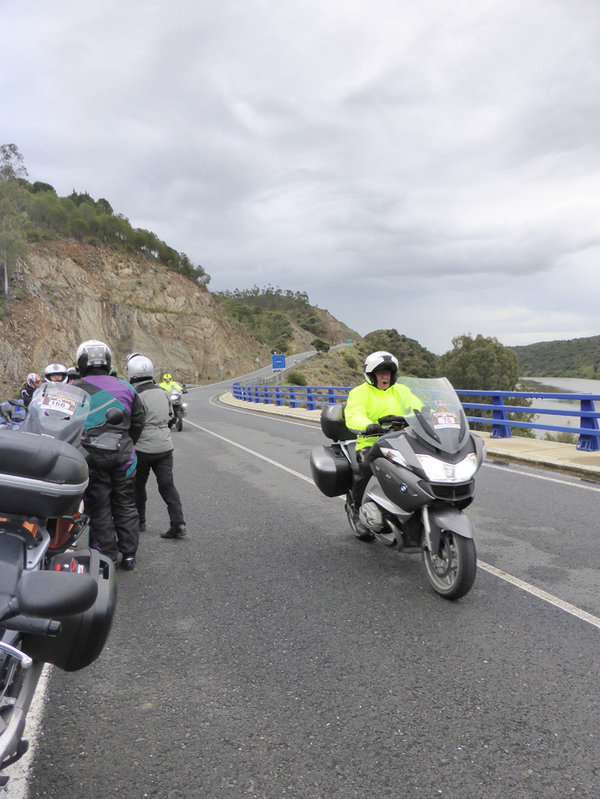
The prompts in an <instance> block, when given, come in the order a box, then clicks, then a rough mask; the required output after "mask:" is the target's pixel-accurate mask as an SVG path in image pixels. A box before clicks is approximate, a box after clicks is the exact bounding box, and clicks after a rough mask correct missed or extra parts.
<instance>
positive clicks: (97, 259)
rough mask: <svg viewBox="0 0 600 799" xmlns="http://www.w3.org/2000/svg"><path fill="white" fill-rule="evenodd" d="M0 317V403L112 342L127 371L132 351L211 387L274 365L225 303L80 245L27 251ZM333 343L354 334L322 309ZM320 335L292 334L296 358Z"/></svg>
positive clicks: (147, 265)
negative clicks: (84, 350) (82, 349)
mask: <svg viewBox="0 0 600 799" xmlns="http://www.w3.org/2000/svg"><path fill="white" fill-rule="evenodd" d="M4 307H5V314H4V316H3V317H2V318H1V319H0V337H1V340H2V344H3V346H2V348H1V349H0V367H1V371H0V384H1V391H2V398H5V397H6V396H9V395H10V394H11V393H13V392H14V390H15V389H16V388H17V387H19V386H20V385H22V383H23V380H24V378H25V376H26V375H27V373H28V372H31V371H35V372H42V371H43V369H44V366H45V365H46V364H47V363H50V362H52V361H59V362H61V363H64V364H66V365H67V366H70V365H72V364H73V363H74V359H75V353H76V350H77V345H78V344H79V343H80V342H81V341H83V340H85V339H89V338H98V339H101V340H103V341H106V343H107V344H109V346H110V347H111V349H112V351H113V357H114V360H115V365H116V366H117V369H118V370H119V373H120V374H123V372H124V358H125V356H126V355H127V353H129V352H132V351H141V352H144V353H146V354H148V355H149V356H150V357H151V358H152V360H153V361H154V363H155V366H156V367H157V369H158V370H159V371H160V372H161V373H162V371H169V372H171V373H173V374H174V375H175V376H176V377H177V379H179V380H180V381H184V382H189V383H194V382H203V383H207V382H210V381H211V380H213V381H214V380H219V379H220V378H221V376H222V377H223V378H227V377H233V376H237V375H241V374H244V373H245V372H249V371H252V370H253V369H255V368H256V364H257V360H256V359H258V363H259V364H260V365H262V366H264V365H267V364H268V363H270V357H271V356H270V350H269V349H268V348H267V347H266V346H265V345H261V344H259V343H257V342H256V341H255V340H254V339H252V337H251V336H249V335H248V331H247V330H246V328H245V327H244V326H243V325H242V324H240V323H239V322H235V321H233V320H231V319H230V318H229V317H228V316H227V315H226V313H225V311H224V309H223V306H222V304H221V303H220V302H219V300H217V298H216V297H215V296H214V295H213V294H211V292H210V291H208V289H207V288H206V287H204V286H198V285H196V284H195V283H194V282H193V281H191V280H190V279H188V278H186V277H184V276H183V275H180V274H177V273H176V272H173V271H171V270H169V269H167V268H166V267H163V266H161V265H160V264H158V263H156V262H155V261H153V260H151V259H148V258H144V257H143V256H139V255H127V254H124V253H121V252H117V251H116V250H113V249H111V248H109V247H98V246H93V245H91V244H86V243H83V242H77V241H73V240H57V241H44V242H38V243H35V244H31V245H29V248H28V251H27V255H26V256H25V257H24V258H23V259H21V260H20V261H19V262H18V263H17V266H16V268H15V270H14V273H13V274H12V275H11V278H10V286H9V302H8V303H6V304H5V306H4ZM316 310H317V312H318V313H319V314H320V315H321V316H322V317H323V320H324V324H326V326H327V329H328V330H329V331H330V334H331V341H332V343H334V342H337V341H341V340H344V339H345V338H346V337H347V331H348V328H347V327H346V326H345V325H342V324H341V323H339V322H337V321H336V320H335V319H334V318H333V317H331V316H330V314H328V313H327V311H322V310H320V309H316ZM313 338H314V336H313V335H312V334H310V333H309V332H307V331H305V330H302V329H301V328H297V329H296V327H295V328H294V339H293V346H292V347H291V348H290V351H292V350H296V351H303V350H306V349H310V342H311V341H312V339H313Z"/></svg>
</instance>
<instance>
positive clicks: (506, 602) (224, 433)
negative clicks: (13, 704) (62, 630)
mask: <svg viewBox="0 0 600 799" xmlns="http://www.w3.org/2000/svg"><path fill="white" fill-rule="evenodd" d="M217 393H218V392H217V389H216V388H212V389H197V390H193V391H191V392H190V393H189V394H188V398H189V414H188V419H187V420H186V424H185V427H184V430H183V432H181V433H177V434H175V440H176V456H175V462H176V481H177V484H178V487H179V489H180V493H181V494H182V498H183V503H184V509H185V511H186V517H187V522H188V529H189V536H188V539H187V540H186V541H164V540H162V539H161V538H160V537H159V532H160V531H161V530H164V529H166V526H167V516H166V512H165V509H164V506H163V504H162V502H161V500H160V498H159V497H158V495H157V493H156V491H155V490H151V491H150V495H151V501H150V504H149V508H148V532H146V533H144V534H143V536H142V543H141V547H140V552H139V558H138V567H137V568H136V570H135V571H134V572H131V573H119V575H118V583H119V605H118V611H117V616H116V620H115V624H114V628H113V631H112V633H111V637H110V639H109V642H108V645H107V647H106V648H105V650H104V652H103V653H102V655H101V656H100V658H99V659H98V661H96V663H94V664H93V665H92V666H90V667H89V668H87V669H85V670H83V671H81V672H78V673H72V674H66V673H63V672H60V671H58V670H57V669H54V670H52V672H51V674H50V677H49V682H48V694H47V697H48V698H47V703H46V707H45V710H44V714H43V720H42V725H41V735H40V736H39V738H38V740H37V743H36V747H35V752H34V756H33V758H32V764H31V767H30V775H29V792H28V794H27V795H28V797H30V799H31V798H32V797H56V799H58V798H59V797H60V799H81V797H88V799H96V797H97V798H98V799H100V798H102V799H105V797H125V798H126V799H138V798H139V799H145V797H161V798H162V797H165V798H167V799H176V798H177V797H182V798H183V797H186V799H188V798H189V797H208V798H209V799H212V798H213V797H214V798H215V799H216V798H217V797H227V798H229V797H231V799H237V798H238V797H240V798H241V797H257V798H258V799H279V798H280V797H281V798H282V799H283V797H296V798H297V799H317V798H318V799H321V797H327V799H338V797H339V799H350V798H351V797H361V799H362V798H364V797H372V798H374V799H379V798H383V797H394V799H398V798H400V797H402V798H404V797H414V799H431V798H432V797H442V799H465V798H466V797H468V798H469V799H491V798H492V797H494V799H496V798H497V799H500V797H502V799H507V797H510V799H515V798H517V797H518V798H520V799H529V798H531V799H533V798H534V797H535V799H538V798H539V797H567V796H569V797H571V796H575V797H597V796H598V795H600V779H599V778H598V749H599V747H598V744H599V741H598V738H599V721H598V704H599V700H600V681H599V679H598V677H599V675H598V666H597V664H598V662H599V660H600V629H598V627H596V626H595V625H594V624H593V623H590V622H589V621H585V620H584V619H581V618H577V617H576V616H574V615H573V614H572V613H570V612H566V611H565V610H563V609H560V608H558V607H556V606H555V605H553V604H550V603H549V602H547V601H545V600H544V599H542V598H539V597H536V596H534V595H532V594H531V593H530V592H529V591H528V590H523V589H522V588H519V587H517V586H515V585H513V584H511V583H509V582H507V581H506V580H504V579H501V578H499V577H498V576H495V575H494V574H490V573H489V571H486V570H485V569H480V570H479V571H478V576H477V580H476V583H475V586H474V588H473V590H472V591H471V593H470V594H469V595H468V596H467V597H465V598H464V599H462V600H460V601H458V602H455V603H451V602H447V601H445V600H443V599H441V598H440V597H438V596H437V595H436V594H434V593H433V592H432V590H431V589H430V588H429V586H428V584H427V582H426V579H425V575H424V571H423V567H422V565H421V562H420V558H419V557H418V556H408V555H398V554H395V553H392V552H390V551H389V550H387V549H385V548H383V547H380V546H379V545H377V544H365V543H362V542H359V541H358V540H357V539H355V538H354V537H353V536H352V535H351V533H350V532H349V530H348V528H347V524H346V521H345V518H344V514H343V503H342V502H341V501H340V500H338V499H327V498H326V497H324V496H322V495H321V494H319V492H318V491H317V489H316V488H315V487H314V486H313V485H312V483H311V481H310V479H309V465H308V454H309V452H310V449H311V448H312V447H313V446H315V445H316V444H317V443H321V440H322V438H321V433H320V431H319V430H318V428H317V427H316V426H314V425H312V424H310V423H307V422H298V421H293V420H288V419H281V418H277V417H271V416H266V415H258V414H255V413H252V411H251V410H250V411H245V410H242V409H237V408H231V407H228V406H219V404H218V402H217V400H216V399H215V397H216V394H217ZM211 395H215V397H213V398H212V399H211ZM599 501H600V496H599V489H598V488H597V487H594V486H591V485H587V484H585V483H582V482H581V481H577V480H573V479H569V478H562V477H561V476H560V475H554V476H553V477H548V475H547V473H542V472H536V471H535V470H533V469H523V468H518V467H504V466H497V465H492V464H489V465H485V466H484V467H483V469H482V471H481V473H480V477H479V479H478V492H477V496H476V500H475V503H474V505H473V506H472V507H471V508H470V509H469V515H470V516H471V518H472V520H473V522H474V524H475V527H476V531H477V538H476V542H477V547H478V555H479V558H480V559H481V561H482V562H483V563H484V564H489V565H490V566H491V567H494V568H496V569H500V570H505V571H506V572H508V573H509V574H510V575H514V576H515V577H517V578H520V579H521V580H523V581H525V582H526V583H527V584H528V585H530V586H532V587H534V588H539V589H541V590H543V591H546V592H548V593H549V594H552V595H553V596H555V597H557V598H558V599H562V600H565V601H566V602H569V603H571V604H572V605H574V606H575V607H576V608H581V609H582V610H584V611H587V612H588V613H589V614H593V615H594V616H598V617H600V596H599V593H598V590H597V588H598V576H597V575H598V565H599V563H598V554H597V551H598V550H597V543H596V537H597V508H598V503H599ZM9 795H10V794H9Z"/></svg>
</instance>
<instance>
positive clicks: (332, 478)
mask: <svg viewBox="0 0 600 799" xmlns="http://www.w3.org/2000/svg"><path fill="white" fill-rule="evenodd" d="M310 471H311V474H312V478H313V480H314V482H315V485H316V486H317V488H318V489H319V491H321V493H323V494H325V496H326V497H339V496H340V494H345V493H346V492H347V491H349V490H350V486H351V484H352V470H351V468H350V464H349V463H348V459H347V458H346V456H345V455H344V453H343V452H342V450H341V448H340V446H339V444H332V445H331V446H330V447H323V446H319V447H315V448H314V449H313V451H312V452H311V453H310Z"/></svg>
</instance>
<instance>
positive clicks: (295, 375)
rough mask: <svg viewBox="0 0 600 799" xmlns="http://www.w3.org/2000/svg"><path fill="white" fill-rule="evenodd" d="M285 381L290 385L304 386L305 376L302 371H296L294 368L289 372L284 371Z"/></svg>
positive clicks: (305, 383)
mask: <svg viewBox="0 0 600 799" xmlns="http://www.w3.org/2000/svg"><path fill="white" fill-rule="evenodd" d="M285 377H286V381H287V382H288V383H289V384H290V385H291V386H306V385H307V382H306V378H305V377H304V375H303V374H302V372H298V371H297V370H296V369H292V371H291V372H287V373H286V376H285Z"/></svg>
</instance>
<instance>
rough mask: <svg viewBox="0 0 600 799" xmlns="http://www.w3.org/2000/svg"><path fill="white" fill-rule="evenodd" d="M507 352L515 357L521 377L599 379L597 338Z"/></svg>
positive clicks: (534, 345) (542, 343)
mask: <svg viewBox="0 0 600 799" xmlns="http://www.w3.org/2000/svg"><path fill="white" fill-rule="evenodd" d="M508 349H511V350H513V352H514V353H515V354H516V356H517V359H518V362H519V375H520V376H521V377H579V378H583V379H592V380H594V379H600V336H589V337H587V338H574V339H569V340H567V341H540V342H538V343H537V344H528V345H526V346H520V347H509V348H508Z"/></svg>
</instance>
